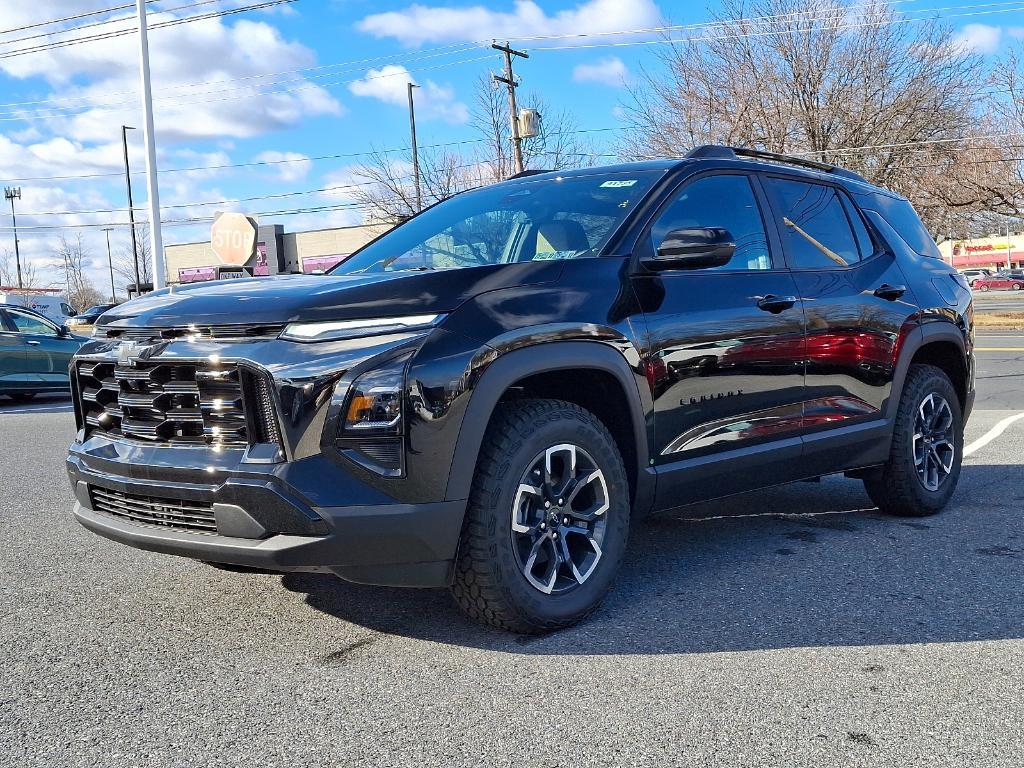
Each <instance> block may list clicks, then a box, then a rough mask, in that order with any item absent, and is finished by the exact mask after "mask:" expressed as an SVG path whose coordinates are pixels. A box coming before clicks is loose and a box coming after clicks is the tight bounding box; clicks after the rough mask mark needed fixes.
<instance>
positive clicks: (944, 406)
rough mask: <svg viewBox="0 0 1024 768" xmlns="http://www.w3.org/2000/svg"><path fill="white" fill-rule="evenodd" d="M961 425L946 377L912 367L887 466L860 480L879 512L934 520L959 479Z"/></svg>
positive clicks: (957, 401) (922, 367)
mask: <svg viewBox="0 0 1024 768" xmlns="http://www.w3.org/2000/svg"><path fill="white" fill-rule="evenodd" d="M963 442H964V423H963V415H962V413H961V411H960V399H959V398H958V397H957V394H956V390H955V389H953V384H952V383H951V382H950V380H949V377H948V376H946V374H945V373H944V372H943V371H942V370H940V369H939V368H936V367H935V366H932V365H912V366H911V367H910V370H909V371H908V372H907V379H906V381H905V382H904V385H903V394H902V395H901V397H900V404H899V410H898V411H897V414H896V425H895V427H894V430H893V439H892V448H891V449H890V453H889V461H888V462H887V463H886V464H885V465H884V466H882V467H880V468H878V469H876V470H873V471H872V472H870V473H869V474H868V475H867V476H866V477H865V478H864V486H865V488H866V489H867V492H868V495H869V496H870V497H871V500H872V501H873V502H874V503H875V504H876V505H877V506H878V508H879V509H880V510H881V511H883V512H886V513H888V514H891V515H899V516H902V517H923V516H925V515H933V514H935V513H936V512H938V511H939V510H941V509H942V508H943V507H944V506H946V504H947V503H948V502H949V499H950V498H951V497H952V495H953V492H954V491H955V490H956V484H957V481H958V480H959V478H960V463H961V460H962V459H963Z"/></svg>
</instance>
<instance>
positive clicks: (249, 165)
mask: <svg viewBox="0 0 1024 768" xmlns="http://www.w3.org/2000/svg"><path fill="white" fill-rule="evenodd" d="M629 127H630V126H625V125H613V126H606V127H603V128H582V129H578V130H573V131H562V132H559V133H551V134H548V135H549V136H565V135H576V134H581V133H605V132H608V131H622V130H626V129H628V128H629ZM484 141H486V139H463V140H461V141H446V142H441V143H437V144H421V145H420V149H443V148H445V147H457V146H463V145H466V144H480V143H482V142H484ZM407 149H409V147H387V148H385V149H374V150H369V151H366V152H342V153H337V154H331V155H313V156H311V157H296V158H282V159H280V160H254V161H251V162H247V163H222V164H218V165H193V166H189V167H183V168H161V169H160V173H161V174H165V173H184V172H189V171H216V170H224V169H229V168H254V167H260V166H272V165H288V164H291V163H306V162H317V161H321V160H345V159H350V158H355V157H371V156H373V155H376V154H381V155H387V154H391V153H394V152H404V151H405V150H407ZM145 173H146V172H145V171H135V172H133V174H132V175H133V176H144V175H145ZM123 175H124V171H123V170H122V171H109V172H100V173H80V174H65V175H57V176H22V177H19V178H17V179H7V181H11V182H15V183H20V182H26V181H71V180H78V179H101V178H112V177H115V176H117V177H120V176H123Z"/></svg>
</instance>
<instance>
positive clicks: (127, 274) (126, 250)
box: [113, 223, 153, 284]
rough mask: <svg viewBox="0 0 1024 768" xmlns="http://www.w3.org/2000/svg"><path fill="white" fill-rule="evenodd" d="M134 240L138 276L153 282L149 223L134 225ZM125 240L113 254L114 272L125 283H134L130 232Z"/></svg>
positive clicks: (143, 280)
mask: <svg viewBox="0 0 1024 768" xmlns="http://www.w3.org/2000/svg"><path fill="white" fill-rule="evenodd" d="M135 231H136V237H135V239H136V242H137V243H138V249H139V278H140V280H141V281H142V282H143V283H152V282H153V259H152V253H153V252H152V250H151V249H150V246H149V224H147V223H141V224H136V225H135ZM128 234H129V239H128V240H127V242H126V243H125V244H124V245H122V246H121V247H120V248H118V249H117V250H116V251H115V252H114V255H113V265H114V274H116V275H117V276H118V277H120V278H122V279H123V280H124V281H125V282H126V283H132V284H134V283H135V254H134V253H133V252H132V241H131V239H130V237H131V233H128Z"/></svg>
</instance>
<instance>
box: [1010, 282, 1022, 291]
mask: <svg viewBox="0 0 1024 768" xmlns="http://www.w3.org/2000/svg"><path fill="white" fill-rule="evenodd" d="M1020 286H1021V284H1020V283H1014V284H1013V285H1011V286H1010V290H1011V291H1019V290H1020Z"/></svg>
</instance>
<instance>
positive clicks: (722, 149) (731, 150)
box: [686, 144, 868, 184]
mask: <svg viewBox="0 0 1024 768" xmlns="http://www.w3.org/2000/svg"><path fill="white" fill-rule="evenodd" d="M686 156H687V157H688V158H700V157H719V158H726V159H730V160H740V159H742V158H745V157H749V158H751V159H753V160H767V161H769V162H772V163H781V164H784V165H798V166H801V167H803V168H811V169H812V170H815V171H821V172H822V173H834V174H836V175H837V176H845V177H846V178H848V179H854V180H856V181H862V182H864V183H865V184H867V183H868V181H867V179H865V178H864V177H863V176H861V175H860V174H859V173H856V172H854V171H851V170H848V169H846V168H842V167H840V166H838V165H830V164H829V163H821V162H818V161H817V160H808V159H806V158H803V157H793V156H791V155H782V154H779V153H778V152H768V151H766V150H763V149H751V148H749V147H729V146H726V145H724V144H704V145H702V146H699V147H694V148H693V149H691V150H690V151H689V152H688V153H687V154H686Z"/></svg>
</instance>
